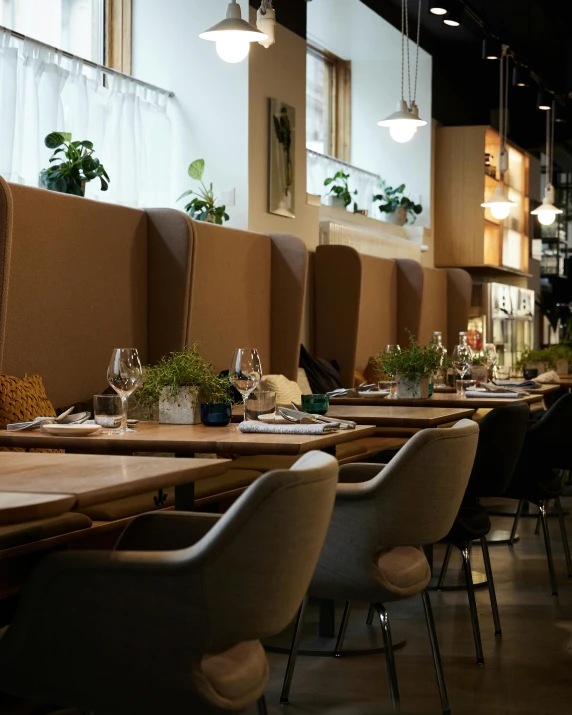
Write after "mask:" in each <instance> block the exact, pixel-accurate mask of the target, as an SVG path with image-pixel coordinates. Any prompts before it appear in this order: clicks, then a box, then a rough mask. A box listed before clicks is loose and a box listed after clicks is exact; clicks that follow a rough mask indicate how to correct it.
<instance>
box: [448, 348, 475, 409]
mask: <svg viewBox="0 0 572 715" xmlns="http://www.w3.org/2000/svg"><path fill="white" fill-rule="evenodd" d="M472 360H473V351H472V350H471V348H470V347H469V346H468V345H466V344H462V345H456V346H455V349H454V350H453V359H452V362H453V367H454V368H455V371H456V372H457V375H458V376H459V377H460V378H461V380H464V378H465V375H466V374H467V372H468V371H469V368H470V367H471V362H472ZM461 397H466V392H465V389H464V387H463V386H461Z"/></svg>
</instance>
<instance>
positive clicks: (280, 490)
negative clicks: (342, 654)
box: [0, 452, 338, 715]
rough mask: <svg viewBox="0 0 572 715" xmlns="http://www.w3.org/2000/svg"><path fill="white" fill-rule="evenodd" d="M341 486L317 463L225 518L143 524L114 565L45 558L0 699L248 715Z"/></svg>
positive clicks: (126, 711) (334, 473) (9, 653)
mask: <svg viewBox="0 0 572 715" xmlns="http://www.w3.org/2000/svg"><path fill="white" fill-rule="evenodd" d="M337 478H338V465H337V463H336V461H335V459H333V457H331V456H329V455H326V454H323V453H321V452H311V453H309V454H307V455H305V456H303V457H302V458H301V459H300V460H299V461H298V462H297V463H296V464H295V465H294V467H292V469H291V470H288V471H286V470H285V471H276V472H269V473H268V474H266V475H265V476H264V477H262V478H261V479H260V480H258V481H257V482H256V483H255V484H254V485H253V486H251V487H250V489H249V490H248V491H247V492H246V493H245V494H244V495H243V496H242V497H241V498H240V499H239V500H238V501H237V502H236V503H235V504H234V505H233V507H232V508H231V509H230V510H229V511H228V512H227V513H226V514H225V515H224V516H222V517H218V516H216V515H214V514H199V513H197V514H192V513H181V512H163V513H155V514H147V515H143V516H141V517H139V518H137V519H135V520H134V521H133V522H132V524H131V526H129V527H128V528H127V530H126V531H125V533H124V535H123V537H122V538H121V539H120V541H119V544H118V546H117V549H116V550H115V551H113V552H107V553H102V552H97V553H96V552H94V553H88V552H84V553H61V554H57V555H53V556H50V557H48V558H46V559H45V560H44V561H43V562H42V564H41V565H40V566H39V567H38V568H37V569H36V571H35V572H34V573H33V575H32V578H31V579H30V582H29V584H28V586H27V588H26V590H25V592H24V595H23V598H22V602H21V605H20V608H19V610H18V612H17V614H16V617H15V620H14V621H13V623H12V624H11V626H10V627H9V628H8V629H7V631H6V632H5V633H4V635H3V637H2V639H1V640H0V688H1V689H2V691H4V692H7V693H12V694H16V695H20V696H23V697H26V698H30V699H34V700H39V701H42V702H50V703H55V704H58V705H61V706H65V707H76V708H80V709H83V710H90V711H94V712H96V713H105V714H106V715H130V714H132V715H157V713H169V715H178V714H179V713H180V714H181V715H188V714H189V713H191V712H195V713H201V715H211V714H212V715H214V714H215V713H222V712H230V711H232V712H242V711H243V710H245V709H247V708H248V707H250V706H251V705H252V704H253V703H254V702H256V701H257V700H258V699H259V698H262V696H263V692H264V688H265V685H266V681H267V679H268V664H267V660H266V656H265V654H264V650H263V648H262V645H261V644H260V641H259V639H261V638H266V637H268V636H270V635H273V634H276V633H278V632H279V631H281V630H282V629H283V628H285V627H286V626H287V624H288V623H289V621H291V620H292V618H293V616H294V615H295V613H296V609H297V608H298V606H299V604H300V601H301V599H302V597H303V595H304V593H305V592H306V590H307V588H308V585H309V583H310V579H311V578H312V573H313V571H314V568H315V566H316V563H317V560H318V556H319V553H320V550H321V548H322V545H323V542H324V537H325V535H326V532H327V528H328V523H329V520H330V516H331V513H332V507H333V504H334V499H335V492H336V484H337Z"/></svg>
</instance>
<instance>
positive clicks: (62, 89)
mask: <svg viewBox="0 0 572 715" xmlns="http://www.w3.org/2000/svg"><path fill="white" fill-rule="evenodd" d="M168 103H169V97H168V94H167V93H162V92H160V91H158V90H152V89H147V88H145V87H142V86H141V85H138V84H137V83H135V82H132V81H130V80H129V79H125V78H122V77H117V76H110V75H107V86H104V82H103V73H102V71H101V70H98V69H95V68H92V67H89V66H87V65H84V63H83V62H81V60H75V59H74V60H72V59H69V58H67V57H63V56H62V55H61V53H58V52H55V51H53V50H50V49H48V48H46V47H43V46H42V45H39V44H37V43H35V42H33V41H31V40H24V41H21V40H19V39H16V38H13V37H12V36H11V35H10V33H9V32H5V31H2V32H0V107H1V111H0V175H2V176H3V177H4V178H5V179H6V180H7V181H11V182H14V183H19V184H27V185H28V186H38V176H39V173H40V171H41V170H42V169H44V168H46V167H47V166H49V159H50V156H51V154H52V151H51V150H49V149H47V148H46V147H45V145H44V138H45V137H46V135H47V134H49V133H50V132H53V131H65V132H72V134H73V139H74V141H75V140H81V139H88V140H89V141H92V142H93V144H94V149H95V153H96V156H97V157H98V158H99V160H100V161H101V163H102V164H103V165H104V167H105V169H106V171H107V173H108V174H109V177H110V179H111V182H110V184H109V190H108V191H107V192H102V191H101V190H100V183H99V180H98V179H95V180H94V181H92V182H90V183H88V184H87V187H86V196H87V197H89V198H92V199H97V200H100V201H110V202H113V203H118V204H123V205H126V206H135V207H139V206H171V205H172V204H173V196H172V192H171V152H172V127H171V121H170V119H169V117H168V114H167V110H168Z"/></svg>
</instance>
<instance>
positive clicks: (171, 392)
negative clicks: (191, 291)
mask: <svg viewBox="0 0 572 715" xmlns="http://www.w3.org/2000/svg"><path fill="white" fill-rule="evenodd" d="M198 348H199V345H198V343H195V344H194V345H193V346H192V347H190V348H187V349H185V350H182V351H180V352H172V353H170V354H169V355H167V356H166V357H164V358H162V359H161V360H160V361H159V362H158V363H157V364H156V365H151V366H149V367H147V368H146V369H145V372H144V380H143V386H142V387H141V388H140V389H139V390H138V392H137V393H136V400H137V403H138V404H139V405H141V406H142V407H146V408H148V409H149V411H152V410H153V408H154V407H155V406H156V405H157V404H158V405H159V422H161V423H163V424H177V425H194V424H199V423H200V422H201V411H200V402H201V399H202V398H203V394H204V399H205V400H206V401H207V402H216V401H218V400H219V399H221V398H222V399H223V400H226V399H228V397H229V395H230V383H228V379H227V381H226V382H227V383H228V386H229V387H228V392H225V391H224V389H223V383H224V381H223V379H222V378H218V377H217V376H216V374H215V372H214V370H213V368H212V365H210V364H209V363H208V362H207V361H206V360H204V358H202V357H201V355H200V354H199V349H198ZM219 380H220V382H219Z"/></svg>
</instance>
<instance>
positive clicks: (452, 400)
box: [330, 393, 543, 417]
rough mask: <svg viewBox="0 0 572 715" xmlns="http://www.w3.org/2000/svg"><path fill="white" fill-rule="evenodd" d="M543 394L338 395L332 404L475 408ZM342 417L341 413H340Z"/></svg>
mask: <svg viewBox="0 0 572 715" xmlns="http://www.w3.org/2000/svg"><path fill="white" fill-rule="evenodd" d="M542 399H543V397H542V395H529V396H528V397H518V398H517V397H515V399H514V400H511V399H507V398H495V397H479V398H471V397H461V395H458V394H456V393H455V394H450V395H449V394H447V393H436V394H434V395H433V396H432V397H429V398H427V399H426V400H415V399H401V398H400V399H390V398H387V397H336V398H334V399H332V400H330V404H331V405H336V406H337V405H339V406H341V405H344V406H349V405H352V406H357V405H360V406H363V407H365V408H366V409H367V406H368V405H369V406H370V407H379V406H381V405H388V404H391V405H392V406H394V407H407V406H409V407H419V408H427V407H448V408H450V407H465V408H469V409H473V410H477V409H480V408H481V407H489V408H492V407H502V406H504V405H510V404H513V403H514V402H525V403H527V404H532V403H535V402H542ZM339 416H340V417H341V415H339Z"/></svg>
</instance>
